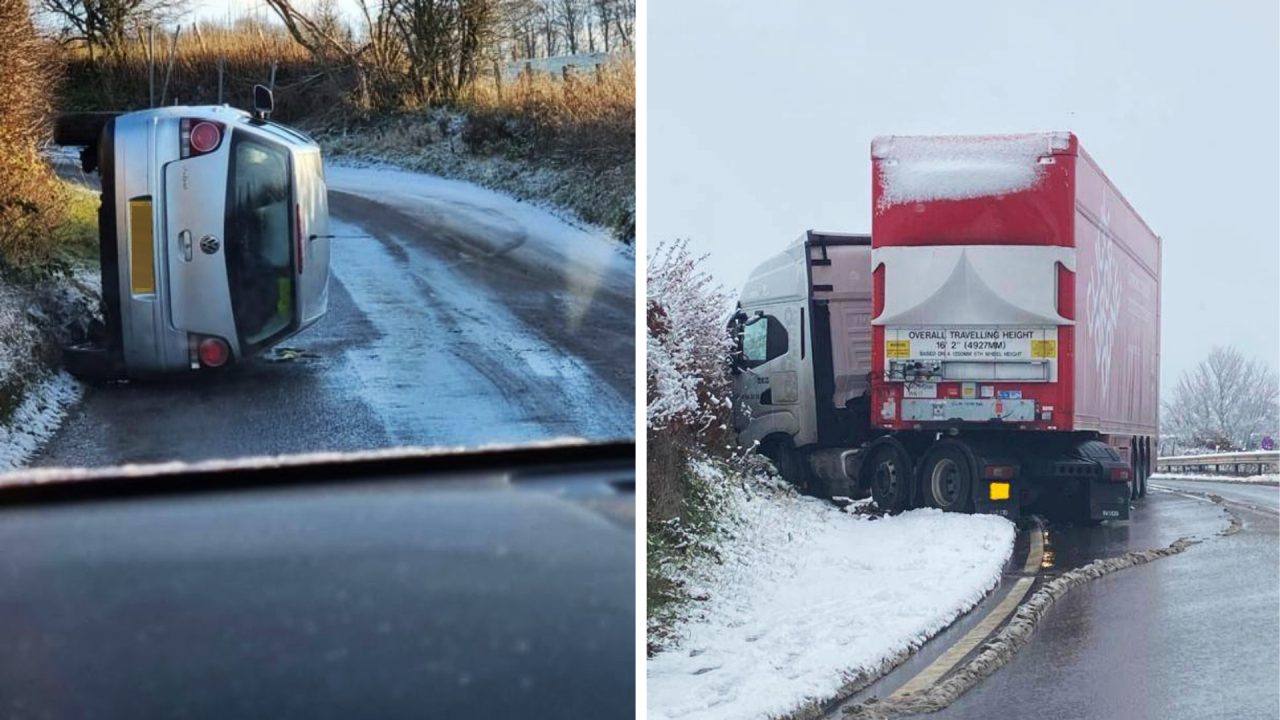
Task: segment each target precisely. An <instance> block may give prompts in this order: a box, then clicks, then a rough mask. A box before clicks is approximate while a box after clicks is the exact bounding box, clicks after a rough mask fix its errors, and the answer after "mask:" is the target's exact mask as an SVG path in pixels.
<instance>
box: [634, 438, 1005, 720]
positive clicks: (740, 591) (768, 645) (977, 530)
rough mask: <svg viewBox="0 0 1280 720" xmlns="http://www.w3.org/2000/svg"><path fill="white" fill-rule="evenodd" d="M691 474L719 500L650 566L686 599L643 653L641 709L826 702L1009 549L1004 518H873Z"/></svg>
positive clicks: (699, 469)
mask: <svg viewBox="0 0 1280 720" xmlns="http://www.w3.org/2000/svg"><path fill="white" fill-rule="evenodd" d="M690 470H691V471H692V472H693V473H695V474H697V475H698V476H699V478H700V480H702V481H703V482H702V484H704V485H706V486H708V487H715V488H720V489H721V490H720V492H721V493H723V495H724V497H722V498H720V499H719V500H720V501H719V502H718V503H717V504H718V505H719V506H720V510H721V512H720V513H719V515H718V520H717V524H718V529H717V531H716V532H714V533H712V534H711V535H710V536H708V537H706V538H704V539H703V541H702V542H703V544H704V545H705V546H706V547H705V551H704V552H699V553H694V554H691V555H690V556H689V559H688V560H687V562H684V563H681V564H678V565H673V566H671V567H667V568H663V569H662V572H663V574H664V575H665V576H666V577H668V578H671V579H673V580H674V581H675V582H677V583H679V584H681V585H682V586H683V588H684V590H685V592H686V594H687V595H688V597H690V598H692V600H691V601H689V602H687V603H684V604H682V605H681V606H680V608H679V609H678V610H677V611H676V612H677V617H676V618H675V619H674V621H671V622H670V626H669V628H668V630H667V632H666V634H665V637H666V640H665V642H664V644H663V646H662V647H660V648H658V651H657V652H656V654H654V655H653V656H652V657H650V658H649V661H648V698H649V699H648V706H649V717H651V718H697V719H699V720H712V719H720V718H735V719H738V718H769V717H776V716H779V715H783V714H786V713H789V712H791V711H794V710H795V709H797V708H799V707H801V706H803V705H806V704H809V703H812V702H820V701H824V700H827V699H829V698H832V697H834V696H835V695H837V694H838V693H839V692H840V690H841V687H842V686H843V685H844V684H845V683H846V682H847V681H848V680H849V679H850V678H852V677H855V676H857V675H859V674H865V673H875V672H879V671H883V670H884V669H886V665H887V664H888V661H889V660H890V658H892V657H893V656H895V655H897V654H899V653H901V652H903V651H906V650H912V649H914V648H917V647H919V646H920V645H921V644H923V643H924V642H925V641H926V640H928V639H929V638H930V637H932V636H933V635H935V634H937V633H938V632H939V631H941V630H942V629H944V628H945V627H947V626H948V625H949V624H950V623H951V622H952V621H953V620H955V618H956V617H958V616H959V615H961V614H962V613H964V612H966V611H967V610H969V609H970V608H972V607H973V606H974V605H975V604H977V603H978V602H979V601H980V600H981V599H982V598H983V597H984V596H985V595H986V593H987V592H989V591H990V590H991V589H992V588H993V587H995V586H996V584H997V583H998V582H999V578H1000V574H1001V570H1002V568H1003V566H1004V564H1005V562H1006V561H1007V560H1008V558H1009V556H1010V554H1011V553H1012V551H1013V541H1014V536H1015V529H1014V526H1013V524H1012V523H1010V522H1009V521H1007V520H1005V519H1003V518H999V517H995V516H988V515H960V514H951V513H942V512H940V511H936V510H915V511H912V512H908V513H904V514H902V515H898V516H894V517H885V518H881V519H876V518H874V517H872V516H868V515H861V514H858V513H857V512H856V511H855V512H847V511H842V510H839V509H837V508H835V507H834V506H832V505H831V504H829V503H827V502H824V501H820V500H816V499H813V498H807V497H802V496H800V495H799V494H798V493H796V491H795V490H794V489H793V488H792V487H791V486H789V485H787V484H785V483H783V482H782V481H780V480H778V479H776V478H774V477H771V476H767V475H765V476H754V477H746V478H743V477H737V476H733V475H732V474H731V473H730V472H729V471H727V470H726V469H725V466H724V465H722V464H719V463H712V462H708V461H694V462H693V463H692V464H691V466H690ZM653 622H654V620H653V619H652V618H651V620H650V623H651V629H652V624H653ZM651 635H652V633H651Z"/></svg>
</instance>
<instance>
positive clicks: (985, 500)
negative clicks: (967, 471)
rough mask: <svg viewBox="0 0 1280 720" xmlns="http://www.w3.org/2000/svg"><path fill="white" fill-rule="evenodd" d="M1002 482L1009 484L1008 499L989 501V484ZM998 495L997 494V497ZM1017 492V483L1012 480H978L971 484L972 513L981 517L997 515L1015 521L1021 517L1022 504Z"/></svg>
mask: <svg viewBox="0 0 1280 720" xmlns="http://www.w3.org/2000/svg"><path fill="white" fill-rule="evenodd" d="M992 482H1004V483H1008V484H1009V498H1008V499H1007V500H992V499H991V495H992V493H991V483H992ZM998 494H999V493H997V495H998ZM1020 494H1021V493H1019V492H1018V481H1017V480H1016V479H1015V480H1012V481H1009V480H997V481H993V480H987V479H983V478H979V479H978V480H976V481H975V482H974V483H973V512H974V513H981V514H983V515H999V516H1001V517H1005V518H1008V519H1010V520H1017V519H1018V518H1020V517H1022V502H1021V498H1020V497H1019V496H1020Z"/></svg>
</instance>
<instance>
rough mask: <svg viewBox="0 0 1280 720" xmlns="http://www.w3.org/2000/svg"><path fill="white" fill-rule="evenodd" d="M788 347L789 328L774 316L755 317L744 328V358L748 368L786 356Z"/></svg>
mask: <svg viewBox="0 0 1280 720" xmlns="http://www.w3.org/2000/svg"><path fill="white" fill-rule="evenodd" d="M787 345H788V338H787V328H786V327H784V326H783V324H782V323H781V322H780V321H779V320H778V318H776V317H774V316H772V315H761V316H757V317H754V318H752V319H751V320H749V321H747V323H746V325H745V326H744V327H743V328H742V358H743V360H744V361H746V366H747V367H758V366H760V365H763V364H765V363H767V362H769V361H770V360H773V359H774V358H778V357H782V356H783V355H786V354H787Z"/></svg>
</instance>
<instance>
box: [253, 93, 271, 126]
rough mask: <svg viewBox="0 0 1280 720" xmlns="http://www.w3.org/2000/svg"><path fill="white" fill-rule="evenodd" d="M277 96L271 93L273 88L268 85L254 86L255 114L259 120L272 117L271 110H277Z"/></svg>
mask: <svg viewBox="0 0 1280 720" xmlns="http://www.w3.org/2000/svg"><path fill="white" fill-rule="evenodd" d="M275 107H276V101H275V97H274V96H273V95H272V94H271V88H269V87H267V86H266V85H254V86H253V114H254V115H255V116H256V117H257V118H258V119H259V120H266V119H267V118H269V117H271V112H272V111H273V110H275Z"/></svg>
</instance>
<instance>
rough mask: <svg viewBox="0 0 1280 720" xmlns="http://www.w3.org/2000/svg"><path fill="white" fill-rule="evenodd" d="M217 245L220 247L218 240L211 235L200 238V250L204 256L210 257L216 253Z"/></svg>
mask: <svg viewBox="0 0 1280 720" xmlns="http://www.w3.org/2000/svg"><path fill="white" fill-rule="evenodd" d="M218 245H220V243H219V242H218V238H216V237H214V236H212V235H205V236H204V237H202V238H200V249H201V250H203V251H204V254H206V255H212V254H214V253H216V252H218Z"/></svg>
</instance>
